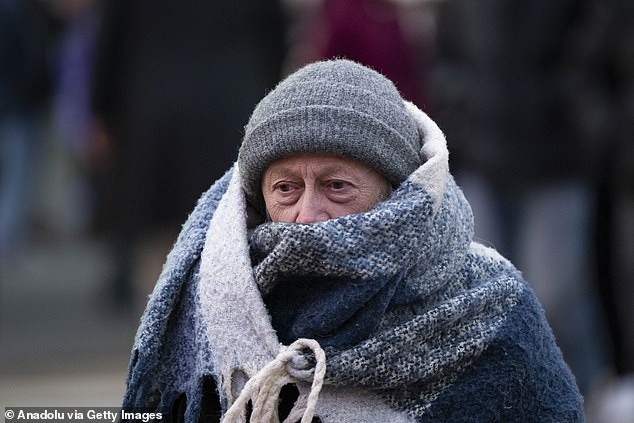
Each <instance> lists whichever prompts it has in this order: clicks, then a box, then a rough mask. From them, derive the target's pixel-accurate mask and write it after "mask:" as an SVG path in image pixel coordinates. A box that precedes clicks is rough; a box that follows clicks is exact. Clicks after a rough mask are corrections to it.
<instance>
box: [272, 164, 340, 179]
mask: <svg viewBox="0 0 634 423" xmlns="http://www.w3.org/2000/svg"><path fill="white" fill-rule="evenodd" d="M295 168H296V166H292V165H282V166H279V167H277V168H274V169H273V170H272V171H271V173H270V174H269V177H271V178H275V177H278V176H282V175H284V174H290V175H292V176H295V175H297V174H299V173H301V172H298V171H296V170H295ZM325 173H343V174H344V175H350V174H351V173H352V172H350V170H349V168H348V167H346V166H344V165H339V164H330V165H327V166H326V167H323V168H320V169H319V173H318V175H322V174H325Z"/></svg>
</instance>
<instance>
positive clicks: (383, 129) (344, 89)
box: [238, 60, 421, 204]
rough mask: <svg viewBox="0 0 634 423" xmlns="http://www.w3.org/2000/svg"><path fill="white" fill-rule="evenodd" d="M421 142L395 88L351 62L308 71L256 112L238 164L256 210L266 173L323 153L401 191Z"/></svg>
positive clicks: (284, 83)
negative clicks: (292, 159)
mask: <svg viewBox="0 0 634 423" xmlns="http://www.w3.org/2000/svg"><path fill="white" fill-rule="evenodd" d="M420 148H421V141H420V139H419V135H418V132H417V129H416V126H415V123H414V121H413V120H412V118H411V117H410V116H409V114H408V113H407V111H406V110H405V106H404V104H403V99H402V98H401V96H400V94H399V92H398V90H397V89H396V87H395V86H394V84H393V83H392V82H391V81H390V80H389V79H387V78H386V77H384V76H383V75H381V74H380V73H378V72H376V71H374V70H372V69H370V68H367V67H365V66H362V65H360V64H358V63H355V62H352V61H349V60H329V61H322V62H315V63H312V64H310V65H307V66H305V67H303V68H301V69H299V70H298V71H296V72H295V73H293V74H291V75H290V76H288V77H287V78H286V79H284V80H283V81H282V82H280V83H279V84H278V85H277V87H276V88H275V89H274V90H273V91H271V92H270V93H269V94H268V95H267V96H266V97H264V98H263V99H262V100H261V101H260V103H259V104H258V105H257V106H256V107H255V109H254V111H253V113H252V115H251V118H250V119H249V122H248V123H247V125H246V127H245V134H244V139H243V142H242V146H241V147H240V151H239V153H238V164H239V166H240V172H241V175H242V177H243V188H244V190H245V192H246V194H247V198H248V199H249V200H250V201H251V202H253V204H258V203H259V201H258V200H260V199H261V187H260V181H261V178H262V175H263V173H264V172H265V170H266V169H267V167H268V166H269V165H271V163H273V162H274V161H276V160H279V159H282V158H285V157H288V156H291V155H294V154H302V153H322V154H323V153H325V154H332V155H335V156H339V157H345V158H349V159H353V160H358V161H361V162H363V163H365V164H366V165H368V166H369V167H371V168H373V169H374V170H376V171H377V172H379V173H380V174H381V175H383V176H384V177H385V178H386V179H387V180H388V181H389V182H390V183H391V184H392V185H393V186H398V185H399V184H400V183H401V182H403V181H404V180H405V179H406V178H407V177H408V176H409V175H410V174H411V173H412V172H413V171H414V170H415V169H416V168H418V167H419V166H420V165H421V156H420Z"/></svg>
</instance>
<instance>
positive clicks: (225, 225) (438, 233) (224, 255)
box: [124, 104, 583, 423]
mask: <svg viewBox="0 0 634 423" xmlns="http://www.w3.org/2000/svg"><path fill="white" fill-rule="evenodd" d="M407 110H408V112H409V113H410V114H411V115H412V116H413V117H414V119H415V121H416V122H417V125H418V129H419V132H420V135H421V137H422V139H423V140H424V143H423V149H422V151H421V155H422V157H423V159H424V160H423V165H422V166H421V167H420V168H418V169H417V170H416V171H414V172H413V173H412V174H411V175H410V176H409V178H408V179H407V180H406V181H405V182H404V183H402V184H401V185H400V186H399V187H397V188H396V189H395V190H394V192H393V193H392V194H391V195H390V197H389V198H388V199H386V200H385V201H383V202H382V203H380V204H378V205H377V206H376V207H375V208H374V209H373V210H370V211H368V212H365V213H360V214H354V215H349V216H343V217H338V218H335V219H331V220H328V221H326V222H319V223H313V224H289V223H270V222H269V223H262V224H259V225H257V226H256V227H254V228H249V224H248V223H247V222H249V210H248V207H247V204H246V202H245V196H244V193H243V191H242V189H241V184H240V169H239V168H238V166H237V165H236V166H234V167H233V168H232V169H231V170H230V171H229V172H227V174H225V176H224V177H222V178H221V179H220V180H218V181H217V182H216V183H215V184H214V185H213V186H212V187H211V189H210V190H209V191H208V192H206V193H205V194H204V195H203V196H202V198H201V199H200V200H199V202H198V205H197V207H196V208H195V210H194V211H193V213H192V214H191V216H190V218H189V219H188V221H187V223H186V224H185V226H184V227H183V230H182V232H181V234H180V236H179V238H178V240H177V242H176V244H175V246H174V248H173V250H172V252H171V253H170V255H169V257H168V260H167V262H166V264H165V267H164V269H163V272H162V274H161V277H160V279H159V282H158V284H157V286H156V288H155V290H154V292H153V294H152V296H151V297H150V301H149V303H148V306H147V309H146V311H145V314H144V315H143V318H142V322H141V326H140V328H139V330H138V333H137V337H136V341H135V344H134V348H133V356H132V361H131V364H130V370H129V376H128V380H127V384H128V385H127V392H126V396H125V400H124V407H126V408H143V409H149V408H152V409H161V410H167V411H169V412H170V413H173V414H178V413H180V415H181V416H182V417H183V418H184V420H185V421H187V422H193V421H199V419H200V420H203V421H204V420H206V421H221V419H223V418H224V420H225V421H229V420H230V419H235V420H231V421H244V419H245V414H244V413H243V412H242V411H239V410H238V411H236V410H235V408H236V407H237V406H238V405H237V404H242V403H243V402H244V398H242V396H244V395H251V396H249V397H248V398H247V399H249V400H252V405H253V406H254V407H255V409H254V410H253V414H252V416H251V417H252V421H254V420H255V419H256V417H254V416H256V414H257V416H265V417H257V418H259V419H262V421H267V422H269V421H276V420H277V419H278V417H279V414H280V413H282V411H280V410H279V409H278V405H277V401H275V398H273V401H271V400H263V399H262V395H264V393H263V390H264V388H263V386H265V385H266V384H264V383H260V382H258V381H261V380H264V378H265V377H268V378H269V379H270V378H273V379H279V380H280V381H281V382H280V383H279V384H278V385H280V386H281V385H293V386H294V387H295V388H296V390H297V391H298V397H297V401H296V403H295V407H294V410H293V411H291V412H290V413H291V417H290V419H291V420H289V421H299V420H300V418H301V417H302V414H303V413H306V412H308V411H307V409H308V408H311V407H312V408H311V409H310V413H311V414H310V416H309V417H312V416H313V415H314V416H315V417H317V418H318V419H319V421H322V422H324V423H325V422H432V421H433V422H437V421H441V422H446V421H477V422H494V421H499V422H520V421H521V422H579V421H583V413H582V403H581V397H580V396H579V393H578V391H577V388H576V386H575V382H574V379H573V377H572V375H571V373H570V371H569V369H568V368H567V366H566V364H565V363H564V361H563V359H562V357H561V353H560V351H559V349H558V348H557V346H556V344H555V341H554V339H553V336H552V333H551V330H550V328H549V327H548V324H547V323H546V320H545V318H544V315H543V312H542V309H541V307H540V305H539V303H538V302H537V300H536V299H535V296H534V294H533V292H532V291H531V289H530V288H529V287H528V285H527V284H526V282H525V281H524V280H523V279H522V276H521V274H520V273H519V272H518V271H517V270H516V269H515V268H514V267H513V266H512V265H511V263H510V262H508V261H507V260H505V259H504V258H502V257H501V256H500V255H498V254H497V253H496V252H495V251H494V250H492V249H490V248H487V247H484V246H482V245H480V244H478V243H475V242H473V241H472V232H473V218H472V215H471V210H470V208H469V206H468V203H467V202H466V200H465V198H464V197H463V195H462V192H461V191H460V189H459V188H458V187H457V186H456V184H455V182H454V180H453V178H452V177H451V175H450V173H449V169H448V154H447V148H446V145H445V140H444V137H443V135H442V133H441V132H440V130H439V129H438V127H437V126H436V125H435V124H434V123H433V122H432V121H431V120H430V119H429V118H428V117H427V116H426V115H425V114H424V113H423V112H421V111H420V110H418V109H417V108H416V107H415V106H413V105H411V104H407ZM298 339H310V340H311V341H310V343H306V344H302V345H301V346H300V347H299V348H296V349H294V350H293V351H292V353H289V351H290V349H289V348H288V346H289V345H291V344H293V343H294V342H295V341H296V340H298ZM323 352H325V359H322V360H320V359H319V356H320V354H322V353H323ZM284 354H286V355H284ZM281 356H284V357H286V358H284V359H283V360H282V359H281V358H280V357H281ZM280 360H282V361H280ZM280 363H281V364H280ZM319 369H321V370H319ZM324 369H325V373H323V370H324ZM264 373H266V375H264ZM317 379H319V380H318V381H317ZM317 382H319V383H317ZM247 391H248V392H247ZM277 392H279V391H275V392H274V393H275V394H276V395H277ZM309 403H310V405H309ZM232 405H233V406H234V407H232ZM291 405H292V404H291ZM258 407H259V408H258ZM267 407H268V408H269V409H272V411H270V412H268V411H267V410H266V409H267ZM256 409H257V410H256ZM228 411H230V412H228ZM282 414H283V413H282ZM304 417H305V418H304V420H302V421H310V419H309V418H306V416H305V415H304ZM313 421H316V420H313Z"/></svg>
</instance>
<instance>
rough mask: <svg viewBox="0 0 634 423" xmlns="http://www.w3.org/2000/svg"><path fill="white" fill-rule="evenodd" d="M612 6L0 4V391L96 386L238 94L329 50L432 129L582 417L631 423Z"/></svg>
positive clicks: (627, 201)
mask: <svg viewBox="0 0 634 423" xmlns="http://www.w3.org/2000/svg"><path fill="white" fill-rule="evenodd" d="M631 3H632V2H630V1H627V0H607V1H601V2H598V1H590V0H531V1H528V0H517V1H513V2H508V1H504V0H480V1H478V2H473V1H468V0H284V1H281V2H277V1H272V0H271V1H265V0H234V1H232V2H216V1H208V0H192V1H189V2H186V3H181V4H178V3H175V2H169V1H164V0H151V1H150V0H108V1H99V0H0V407H5V406H29V405H30V406H59V407H61V406H71V407H79V406H117V405H119V404H120V401H121V397H122V394H123V390H124V384H125V377H126V370H127V364H128V359H129V352H130V348H131V346H132V343H133V339H134V333H135V330H136V326H137V325H138V322H139V318H140V316H141V313H142V311H143V308H144V306H145V302H146V299H147V296H148V295H149V293H150V292H151V290H152V287H153V285H154V283H155V281H156V279H157V277H158V275H159V273H160V270H161V266H162V263H163V261H164V258H165V255H166V254H167V252H168V251H169V248H170V246H171V244H172V243H173V241H174V239H175V237H176V235H177V234H178V231H179V228H180V226H181V225H182V223H183V222H184V221H185V219H186V217H187V215H188V213H189V211H190V210H192V209H193V206H194V204H195V202H196V199H197V198H198V196H199V195H200V194H201V193H202V192H203V191H204V190H205V189H206V188H207V187H209V186H210V185H211V183H212V182H213V181H214V180H215V179H216V178H218V177H219V176H221V175H222V174H223V173H224V171H225V170H226V169H227V168H228V167H229V166H230V165H231V163H232V162H233V161H234V160H235V158H236V154H237V150H238V146H239V144H240V142H241V136H242V128H243V126H244V125H245V124H246V122H247V120H248V118H249V115H250V112H251V110H252V109H253V107H254V106H255V104H256V103H257V101H258V100H259V99H260V98H261V97H263V96H264V94H265V93H266V92H267V91H268V90H270V89H271V88H273V87H274V86H275V83H276V82H277V81H278V80H279V79H280V78H281V77H283V76H284V75H286V74H288V73H289V72H292V71H293V70H295V69H296V68H297V67H299V66H301V65H302V64H305V63H308V62H310V61H313V60H317V59H322V58H331V57H347V58H350V59H353V60H357V61H359V62H361V63H364V64H366V65H369V66H372V67H374V68H375V69H377V70H379V71H381V72H382V73H384V74H385V75H386V76H388V77H389V78H391V79H392V80H393V81H394V82H395V83H396V85H397V87H398V88H399V90H400V91H401V93H402V95H403V97H405V98H406V99H408V100H410V101H413V102H414V103H416V104H417V105H418V106H419V107H420V108H421V109H423V110H424V111H425V112H427V113H428V114H429V115H430V116H431V117H432V118H434V119H435V120H436V121H437V122H438V123H439V125H440V127H441V128H442V129H443V131H444V132H445V134H446V136H447V140H448V145H449V151H450V155H451V156H450V166H451V169H452V173H453V174H454V175H455V176H456V179H457V181H458V183H459V184H460V185H461V186H462V188H463V190H464V191H465V194H466V195H467V198H468V199H469V201H470V202H471V204H472V207H473V209H474V214H475V218H476V237H477V239H478V240H479V241H480V242H483V243H485V244H487V245H492V246H494V247H495V248H497V249H498V250H500V251H501V252H502V253H503V254H504V255H506V256H507V257H509V258H510V259H511V260H512V261H513V262H514V263H515V264H516V266H517V267H519V268H520V270H522V271H523V273H524V275H525V276H526V278H527V280H528V281H529V283H530V284H531V285H532V286H533V288H534V289H535V291H536V293H537V295H538V296H539V298H540V300H541V302H542V304H543V305H544V308H545V311H546V314H547V317H548V319H549V322H550V324H551V326H552V327H553V330H554V332H555V335H556V337H557V339H558V343H559V345H560V346H561V348H562V351H563V353H564V357H565V358H566V360H567V362H568V363H569V365H570V366H571V368H572V370H573V372H574V374H575V376H576V377H577V382H578V384H579V386H580V388H581V390H582V391H583V394H584V395H585V397H586V408H587V414H588V421H589V422H600V423H601V422H606V423H620V422H630V423H631V422H634V307H633V306H632V301H633V300H632V298H634V268H633V264H634V186H633V185H634V6H633V5H632V4H631Z"/></svg>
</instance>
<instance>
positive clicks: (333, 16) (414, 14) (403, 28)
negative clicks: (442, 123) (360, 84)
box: [287, 0, 436, 111]
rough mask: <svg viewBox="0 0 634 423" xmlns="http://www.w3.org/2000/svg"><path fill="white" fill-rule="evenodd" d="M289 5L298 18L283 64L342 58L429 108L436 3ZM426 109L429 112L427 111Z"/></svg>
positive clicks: (379, 0)
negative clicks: (375, 72)
mask: <svg viewBox="0 0 634 423" xmlns="http://www.w3.org/2000/svg"><path fill="white" fill-rule="evenodd" d="M289 3H293V4H294V6H295V8H296V9H297V8H300V9H301V10H302V13H301V14H300V17H299V18H298V19H296V21H295V22H296V29H295V30H294V31H293V33H294V37H293V39H292V41H293V43H292V49H291V52H290V54H289V59H288V62H287V65H288V66H289V67H290V68H291V70H293V69H295V68H297V67H299V66H301V65H303V64H306V63H310V62H313V61H315V60H320V59H332V58H336V57H339V58H346V59H350V60H354V61H356V62H358V63H362V64H364V65H366V66H370V67H371V68H373V69H376V70H378V71H379V72H381V73H382V74H384V75H385V76H387V77H388V78H389V79H391V80H392V81H394V83H395V85H396V86H397V87H398V89H399V91H400V92H401V94H402V95H403V97H404V98H406V99H407V100H409V101H411V102H413V103H415V104H417V105H418V106H420V107H422V108H428V106H429V101H428V98H427V89H428V86H427V85H428V73H429V70H430V63H429V61H430V59H431V48H432V46H433V30H434V28H433V13H432V11H433V6H434V5H435V4H436V2H435V1H431V2H427V1H421V2H407V1H399V0H318V1H299V0H296V1H295V2H291V1H290V0H289ZM427 111H428V110H427Z"/></svg>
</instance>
